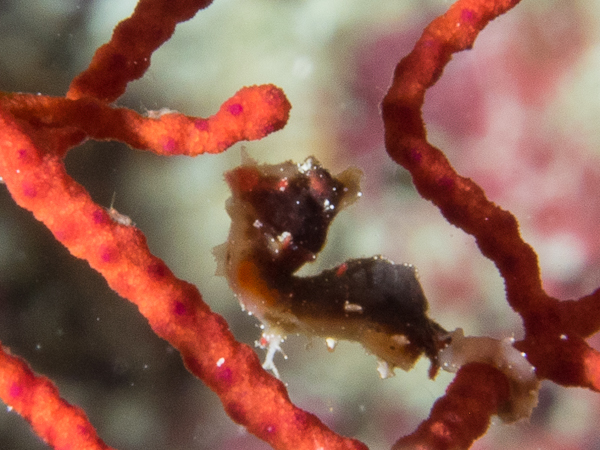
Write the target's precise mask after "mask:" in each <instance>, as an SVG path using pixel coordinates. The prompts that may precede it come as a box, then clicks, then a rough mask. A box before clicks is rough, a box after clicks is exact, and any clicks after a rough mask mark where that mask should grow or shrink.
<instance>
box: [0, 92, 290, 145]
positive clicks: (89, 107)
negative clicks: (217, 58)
mask: <svg viewBox="0 0 600 450" xmlns="http://www.w3.org/2000/svg"><path fill="white" fill-rule="evenodd" d="M0 104H2V105H3V106H4V107H6V108H7V109H8V110H9V111H10V112H11V113H12V114H13V116H14V117H15V118H17V119H20V120H25V121H28V122H29V123H31V124H33V125H35V126H36V127H38V128H42V129H44V130H46V131H48V132H53V131H55V130H56V129H60V128H71V129H72V128H75V129H76V131H75V132H74V133H75V134H74V135H73V136H80V137H79V139H82V137H81V136H82V135H81V132H83V133H85V135H86V136H88V137H89V138H92V139H96V140H109V139H110V140H117V141H121V142H124V143H126V144H128V145H130V146H131V147H134V148H137V149H139V150H151V151H153V152H154V153H157V154H159V155H166V156H170V155H188V156H196V155H200V154H202V153H220V152H222V151H224V150H226V149H227V148H229V147H231V146H232V145H233V144H235V143H236V142H239V141H243V140H257V139H262V138H263V137H265V136H267V135H268V134H270V133H272V132H274V131H277V130H280V129H281V128H283V126H284V125H285V124H286V122H287V120H288V117H289V112H290V108H291V105H290V103H289V101H288V100H287V98H286V97H285V94H284V93H283V92H282V91H281V89H279V88H277V87H276V86H273V85H272V84H267V85H262V86H251V87H244V88H242V89H240V90H239V91H238V92H237V93H236V94H235V95H234V96H233V97H231V98H230V99H229V100H227V101H226V102H224V103H223V105H221V108H220V109H219V111H218V112H217V114H215V115H214V116H211V117H209V118H208V119H202V118H197V117H188V116H185V115H183V114H179V113H165V114H162V115H159V116H158V117H156V118H155V117H143V116H141V115H140V114H138V113H137V112H135V111H132V110H130V109H127V108H113V107H111V106H109V105H107V104H106V103H104V102H101V101H98V100H96V99H93V98H82V99H80V100H69V99H66V98H61V97H48V96H40V95H33V94H1V95H0ZM75 139H76V138H75ZM67 146H70V145H68V144H67ZM67 146H58V148H56V147H55V150H56V151H58V152H59V156H60V155H61V154H62V152H64V151H66V150H67V149H68V148H65V147H67ZM48 150H50V148H48V147H46V148H45V151H48Z"/></svg>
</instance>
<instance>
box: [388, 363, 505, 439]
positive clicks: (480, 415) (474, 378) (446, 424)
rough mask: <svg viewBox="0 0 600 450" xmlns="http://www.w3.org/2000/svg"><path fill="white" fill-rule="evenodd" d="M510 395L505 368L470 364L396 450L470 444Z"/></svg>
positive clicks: (481, 432) (484, 428)
mask: <svg viewBox="0 0 600 450" xmlns="http://www.w3.org/2000/svg"><path fill="white" fill-rule="evenodd" d="M508 398H509V386H508V381H507V379H506V377H505V376H504V374H503V373H502V372H500V371H499V370H498V369H496V368H494V367H491V366H489V365H487V364H480V363H472V364H467V365H465V366H463V367H461V369H460V370H459V371H458V373H457V374H456V377H455V378H454V381H452V383H451V384H450V385H449V386H448V389H447V390H446V395H445V396H444V397H442V398H440V399H439V400H437V401H436V402H435V403H434V405H433V408H432V409H431V414H430V415H429V418H428V419H427V420H426V421H424V422H423V423H421V425H419V427H418V428H417V430H416V431H415V432H414V433H412V434H410V435H408V436H405V437H403V438H401V439H400V440H398V442H396V444H394V447H393V450H408V449H423V450H425V449H427V450H450V449H457V448H469V447H470V446H471V444H472V443H473V441H475V440H476V439H478V438H479V437H481V436H482V435H483V434H484V433H485V431H486V430H487V428H488V426H489V424H490V417H491V416H492V415H493V414H495V413H497V411H498V410H499V409H501V408H502V406H503V404H504V403H506V402H507V401H508Z"/></svg>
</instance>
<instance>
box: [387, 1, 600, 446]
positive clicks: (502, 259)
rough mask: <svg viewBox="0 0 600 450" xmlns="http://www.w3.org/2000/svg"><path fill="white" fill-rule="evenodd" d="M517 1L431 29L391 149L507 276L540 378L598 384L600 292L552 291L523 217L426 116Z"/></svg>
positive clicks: (474, 6)
mask: <svg viewBox="0 0 600 450" xmlns="http://www.w3.org/2000/svg"><path fill="white" fill-rule="evenodd" d="M517 3H518V1H506V0H505V1H501V0H499V1H491V0H490V1H475V0H459V1H458V2H456V3H455V4H454V5H452V7H451V8H450V9H449V10H448V12H447V13H446V14H444V15H443V16H441V17H439V18H438V19H436V20H434V21H433V22H432V23H431V24H430V25H429V26H428V27H427V28H426V29H425V31H424V32H423V35H422V36H421V38H420V39H419V41H418V42H417V44H416V45H415V48H414V49H413V51H412V52H411V53H410V54H409V55H408V56H406V57H405V58H404V59H402V61H400V63H399V64H398V66H397V67H396V70H395V73H394V80H393V84H392V86H391V87H390V90H389V91H388V93H387V95H386V96H385V98H384V100H383V103H382V112H383V119H384V125H385V142H386V149H387V151H388V153H389V155H390V156H391V157H392V158H393V159H394V161H396V162H397V163H398V164H401V165H402V166H404V167H405V168H406V169H408V170H409V171H410V172H411V174H412V176H413V181H414V184H415V186H416V188H417V190H418V191H419V193H420V194H421V195H422V196H423V197H424V198H427V199H429V200H431V201H432V202H433V203H434V204H436V205H437V206H438V207H439V208H440V210H441V212H442V214H443V215H444V217H445V218H446V219H447V220H448V221H449V222H450V223H452V224H454V225H456V226H457V227H460V228H462V229H463V230H464V231H465V232H467V233H469V234H471V235H473V236H474V237H475V239H476V241H477V245H478V246H479V248H480V250H481V252H482V253H483V255H485V256H487V257H488V258H490V259H491V260H492V261H494V263H495V264H496V266H497V268H498V270H499V271H500V274H501V275H502V277H503V278H504V281H505V287H506V294H507V300H508V303H509V304H510V306H511V307H512V308H513V309H514V310H515V311H516V312H518V313H519V314H520V315H521V317H522V318H523V322H524V326H525V331H526V337H525V339H524V340H523V341H521V342H518V343H517V344H515V346H516V347H517V348H518V349H519V350H521V351H523V352H526V354H527V359H528V360H529V361H530V362H531V363H532V364H533V365H534V366H535V367H536V373H537V375H538V377H540V378H548V379H551V380H553V381H555V382H557V383H560V384H563V385H567V386H582V387H588V388H591V389H594V390H597V389H598V372H599V370H600V369H599V367H600V365H599V363H600V360H599V357H598V353H597V352H596V351H594V350H592V349H591V348H590V347H589V346H588V345H587V343H586V342H585V341H584V338H586V337H588V336H590V335H591V334H592V333H594V332H596V331H597V330H598V329H599V328H600V309H599V308H598V306H597V305H598V303H597V302H598V299H599V291H596V292H594V293H593V294H591V295H589V296H587V297H584V298H582V299H580V300H576V301H571V302H565V303H560V302H559V301H558V300H557V299H554V298H551V297H549V296H548V295H547V294H546V293H545V292H544V290H543V289H542V284H541V278H540V273H539V267H538V261H537V256H536V254H535V252H534V251H533V249H532V248H531V247H530V246H529V245H528V244H527V243H525V242H524V241H523V239H522V238H521V236H520V234H519V229H518V224H517V220H516V219H515V217H514V216H513V215H512V214H511V213H510V212H508V211H505V210H503V209H501V208H500V207H498V206H497V205H495V204H494V203H493V202H491V201H490V200H488V199H487V198H486V196H485V193H484V192H483V190H482V189H481V188H480V187H479V186H478V185H477V184H476V183H474V182H473V181H472V180H471V179H468V178H465V177H461V176H460V175H458V174H457V173H456V171H455V170H454V169H453V168H452V166H451V165H450V163H449V161H448V160H447V158H446V157H445V156H444V154H443V153H442V152H441V151H440V150H438V149H437V148H435V147H433V146H432V145H431V144H429V143H428V142H427V139H426V131H425V125H424V123H423V120H422V116H421V107H422V105H423V102H424V98H425V92H426V90H427V89H428V88H429V87H431V86H432V85H433V84H434V83H435V82H436V81H437V80H438V78H439V77H440V76H441V74H442V71H443V69H444V67H445V65H446V64H447V63H448V62H449V61H450V59H451V56H452V54H453V53H455V52H458V51H461V50H464V49H468V48H470V47H471V46H472V45H473V42H474V40H475V38H476V37H477V34H478V33H479V31H480V30H481V29H483V27H484V26H485V25H486V24H487V23H488V22H489V21H490V20H492V19H493V18H495V17H497V16H498V15H500V14H503V13H504V12H506V11H508V10H509V9H510V8H512V7H513V6H515V5H516V4H517ZM473 406H474V405H473V404H468V405H466V407H467V408H469V407H473ZM423 433H425V431H423ZM429 433H432V430H431V429H430V430H429ZM432 439H433V438H432Z"/></svg>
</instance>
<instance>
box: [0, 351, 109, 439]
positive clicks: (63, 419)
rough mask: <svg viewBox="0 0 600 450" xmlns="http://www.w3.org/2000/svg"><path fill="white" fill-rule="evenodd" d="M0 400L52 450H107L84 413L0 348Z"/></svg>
mask: <svg viewBox="0 0 600 450" xmlns="http://www.w3.org/2000/svg"><path fill="white" fill-rule="evenodd" d="M0 398H1V399H2V401H3V402H4V403H6V404H7V405H10V406H11V408H13V409H14V410H15V411H16V412H18V413H19V414H20V415H21V416H23V417H24V418H25V419H26V420H27V421H28V422H29V423H30V424H31V427H32V428H33V430H34V431H35V432H36V433H37V435H38V436H39V437H41V438H42V439H43V440H44V442H46V443H47V444H49V445H51V446H52V447H54V448H56V449H61V450H68V449H78V450H79V449H81V450H108V449H110V448H111V447H109V446H108V445H106V444H105V443H104V442H102V440H101V439H100V438H99V437H98V435H97V434H96V430H94V427H93V426H92V424H91V423H90V421H89V420H88V418H87V416H86V415H85V413H84V412H83V411H82V410H81V409H80V408H78V407H76V406H73V405H70V404H69V403H68V402H67V401H65V400H64V399H62V398H60V395H59V394H58V390H57V389H56V387H55V386H54V384H52V382H51V381H50V380H48V379H47V378H45V377H40V376H36V375H35V374H34V373H33V372H32V371H31V369H30V368H29V366H28V365H27V363H26V362H25V361H23V360H22V359H20V358H17V357H16V356H12V355H11V354H10V353H9V352H8V351H7V349H6V348H4V347H2V345H0Z"/></svg>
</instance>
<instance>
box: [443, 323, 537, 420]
mask: <svg viewBox="0 0 600 450" xmlns="http://www.w3.org/2000/svg"><path fill="white" fill-rule="evenodd" d="M450 334H451V335H452V343H451V344H450V345H449V346H448V347H446V348H445V349H443V350H441V351H440V353H439V362H440V366H441V368H442V369H444V370H446V371H448V372H456V371H458V369H460V367H461V366H463V365H465V364H467V363H472V362H480V363H485V364H490V365H492V366H494V367H496V368H498V369H499V370H500V371H501V372H503V373H504V374H505V375H506V376H507V378H508V380H509V382H510V401H509V404H508V405H506V407H505V408H503V409H502V411H500V412H499V414H498V415H499V416H500V418H501V419H502V420H504V421H505V422H508V423H510V422H515V421H517V420H519V419H523V418H527V417H529V416H531V411H532V410H533V408H534V407H535V406H536V405H537V402H538V391H539V387H540V382H539V380H538V378H537V376H536V374H535V368H534V367H533V366H532V365H531V364H529V362H528V361H527V359H526V358H525V356H526V355H525V353H522V352H520V351H519V350H517V349H516V348H515V347H513V343H514V339H513V338H505V339H502V340H499V339H493V338H490V337H482V336H466V337H465V335H464V333H463V330H462V329H461V328H457V329H456V330H455V331H453V332H451V333H450Z"/></svg>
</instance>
